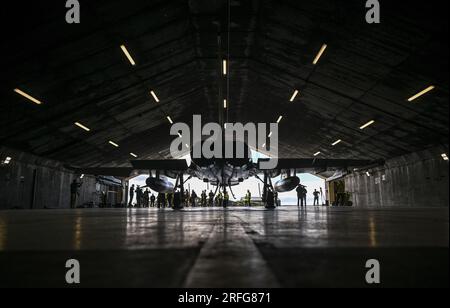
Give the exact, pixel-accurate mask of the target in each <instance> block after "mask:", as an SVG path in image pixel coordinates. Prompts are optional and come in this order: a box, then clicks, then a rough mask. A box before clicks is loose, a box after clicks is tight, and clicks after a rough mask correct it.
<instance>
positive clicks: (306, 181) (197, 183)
mask: <svg viewBox="0 0 450 308" xmlns="http://www.w3.org/2000/svg"><path fill="white" fill-rule="evenodd" d="M258 158H267V156H265V155H264V154H261V153H258V152H256V151H252V159H253V160H254V161H257V160H258ZM182 159H186V160H187V161H188V164H189V163H190V157H189V155H187V156H185V157H183V158H182ZM297 176H298V177H299V178H300V181H301V183H302V185H305V186H306V189H307V190H308V195H307V203H308V204H313V200H314V199H313V195H312V192H313V191H314V189H317V190H319V189H320V187H322V190H323V192H325V181H324V180H322V179H321V178H319V177H317V176H314V175H312V174H307V173H304V174H300V175H299V174H297ZM147 178H148V175H140V176H138V177H135V178H134V179H132V180H130V185H131V184H134V185H139V186H144V185H145V180H146V179H147ZM279 179H280V177H277V178H275V179H272V182H273V184H275V183H276V182H277V181H278V180H279ZM169 181H170V182H172V183H175V180H172V179H169ZM186 185H187V186H186V188H185V189H190V190H191V191H192V190H195V192H196V193H197V195H199V196H200V194H201V192H202V190H205V189H207V190H208V191H209V190H212V191H215V188H216V187H215V186H212V185H209V186H208V184H207V183H204V182H203V181H201V180H199V179H196V178H192V179H190V180H189V181H188V182H187V183H186ZM262 186H263V185H262V183H261V181H259V180H258V179H255V178H250V179H248V180H246V181H244V182H243V183H241V184H240V185H238V186H234V187H232V190H233V193H234V195H235V197H236V199H233V197H232V195H231V194H230V199H231V200H240V199H241V198H242V197H244V196H245V194H246V192H247V189H248V190H250V192H251V194H252V196H253V197H260V196H261V195H260V190H261V193H262ZM208 188H209V189H208ZM155 195H156V193H155ZM278 197H279V198H280V200H281V204H282V205H283V204H285V205H289V204H297V193H296V191H295V190H294V191H291V192H287V193H281V194H279V195H278Z"/></svg>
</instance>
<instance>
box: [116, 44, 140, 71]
mask: <svg viewBox="0 0 450 308" xmlns="http://www.w3.org/2000/svg"><path fill="white" fill-rule="evenodd" d="M120 48H121V49H122V51H123V53H124V54H125V56H126V57H127V59H128V61H130V63H131V65H133V66H135V65H136V62H134V59H133V57H132V56H131V55H130V53H129V52H128V50H127V48H126V47H125V45H120Z"/></svg>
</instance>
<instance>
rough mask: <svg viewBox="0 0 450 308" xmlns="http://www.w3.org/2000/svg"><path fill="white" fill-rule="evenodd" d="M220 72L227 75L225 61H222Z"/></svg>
mask: <svg viewBox="0 0 450 308" xmlns="http://www.w3.org/2000/svg"><path fill="white" fill-rule="evenodd" d="M222 72H223V74H224V75H226V74H227V60H223V61H222Z"/></svg>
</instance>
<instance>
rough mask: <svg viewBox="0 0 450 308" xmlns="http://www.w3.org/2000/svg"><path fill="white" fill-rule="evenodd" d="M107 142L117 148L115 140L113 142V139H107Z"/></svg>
mask: <svg viewBox="0 0 450 308" xmlns="http://www.w3.org/2000/svg"><path fill="white" fill-rule="evenodd" d="M109 144H111V145H113V146H115V147H116V148H118V147H119V145H118V144H117V143H115V142H113V141H111V140H110V141H109Z"/></svg>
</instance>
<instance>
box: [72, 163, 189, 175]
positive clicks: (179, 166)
mask: <svg viewBox="0 0 450 308" xmlns="http://www.w3.org/2000/svg"><path fill="white" fill-rule="evenodd" d="M130 163H131V166H132V167H118V168H114V167H94V168H76V167H67V168H68V169H70V170H73V171H75V172H77V173H79V174H90V175H111V176H116V177H124V178H126V177H130V176H131V175H132V173H133V172H134V171H139V170H146V171H148V170H152V171H153V170H155V171H163V172H171V171H174V172H177V171H186V170H187V169H188V165H187V163H186V160H184V159H164V160H132V161H130Z"/></svg>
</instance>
